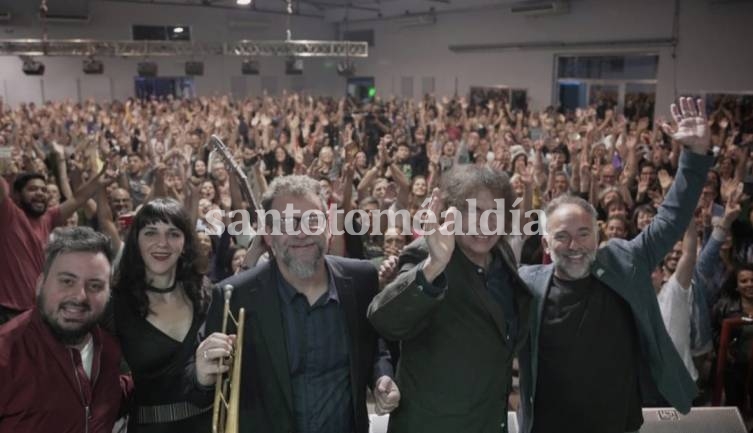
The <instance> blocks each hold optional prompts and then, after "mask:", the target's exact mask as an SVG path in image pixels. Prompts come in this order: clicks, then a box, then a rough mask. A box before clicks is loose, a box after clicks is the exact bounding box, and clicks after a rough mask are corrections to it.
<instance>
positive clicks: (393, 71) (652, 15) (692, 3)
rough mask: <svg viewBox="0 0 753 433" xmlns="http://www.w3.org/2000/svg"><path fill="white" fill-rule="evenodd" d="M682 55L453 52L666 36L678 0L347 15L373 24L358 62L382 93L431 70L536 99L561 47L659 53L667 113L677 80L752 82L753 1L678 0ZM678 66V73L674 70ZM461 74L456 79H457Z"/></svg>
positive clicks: (446, 86)
mask: <svg viewBox="0 0 753 433" xmlns="http://www.w3.org/2000/svg"><path fill="white" fill-rule="evenodd" d="M680 3H681V7H680V20H679V22H680V33H679V46H678V50H677V59H676V63H675V61H674V60H673V58H672V49H671V48H670V47H661V48H647V47H642V48H641V47H636V48H632V49H619V50H616V49H613V48H610V47H604V48H595V49H589V50H584V49H579V50H575V51H568V50H554V49H542V50H521V51H502V50H497V51H485V52H474V53H454V52H452V51H450V50H449V48H448V47H449V46H450V45H458V44H488V43H525V42H541V41H559V42H576V41H605V40H628V39H669V38H671V37H672V22H673V14H674V8H673V4H674V2H673V1H670V0H631V1H623V0H573V1H572V2H571V6H570V12H569V13H567V14H564V15H552V16H540V17H527V16H520V15H511V14H510V13H508V12H507V11H506V10H505V9H504V8H497V9H487V10H483V11H475V12H467V13H454V14H439V15H438V16H437V23H436V24H434V25H429V26H422V27H407V28H406V27H403V26H401V25H400V23H399V21H398V20H382V21H378V22H377V21H364V22H358V23H349V24H348V25H347V28H348V29H349V30H354V29H360V28H364V29H374V31H375V46H374V47H373V48H372V49H371V51H370V53H369V54H370V56H369V58H368V59H366V60H359V61H358V62H357V67H358V72H359V74H361V75H373V76H374V77H375V80H376V86H377V90H378V92H379V93H381V94H382V95H385V96H386V95H390V94H395V95H400V94H401V80H402V77H414V80H413V88H414V95H415V96H419V94H420V91H421V80H422V78H423V77H434V78H435V83H436V92H435V93H437V94H440V95H445V94H453V93H455V91H458V93H459V94H466V93H467V92H468V90H469V88H470V87H471V86H473V85H489V86H493V85H507V86H510V87H515V88H526V89H528V95H529V98H530V102H531V104H532V106H533V107H544V106H546V105H549V104H551V103H552V102H553V101H554V99H553V74H554V59H555V55H556V54H558V53H568V52H569V53H585V52H595V53H605V54H606V53H614V52H626V51H636V52H654V53H658V54H659V56H660V59H659V72H658V77H657V78H658V81H659V83H658V86H657V109H658V110H657V111H658V113H660V114H666V111H667V108H666V107H668V105H669V103H670V102H671V101H672V99H673V97H674V89H675V87H677V89H678V91H680V92H683V91H685V92H687V91H713V90H725V91H746V90H747V91H750V90H753V73H751V71H752V70H753V49H752V48H751V46H750V44H751V43H752V42H753V25H751V23H753V3H750V2H747V3H746V2H736V3H730V4H725V5H718V4H717V5H712V4H711V3H710V1H709V0H682V1H681V2H680ZM675 75H676V78H675ZM456 83H457V85H456Z"/></svg>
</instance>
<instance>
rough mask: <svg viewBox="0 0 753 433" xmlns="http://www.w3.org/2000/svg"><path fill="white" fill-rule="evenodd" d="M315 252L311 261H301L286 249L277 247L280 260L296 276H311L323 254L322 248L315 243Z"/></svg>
mask: <svg viewBox="0 0 753 433" xmlns="http://www.w3.org/2000/svg"><path fill="white" fill-rule="evenodd" d="M316 249H317V254H316V256H315V257H314V258H313V260H311V262H308V263H306V262H302V261H300V260H298V259H297V258H295V257H293V256H292V255H290V253H289V251H288V250H287V249H283V248H279V249H278V251H280V260H281V261H282V263H284V264H285V266H287V267H288V269H290V272H291V273H292V274H293V275H295V276H296V277H297V278H301V279H303V278H311V277H313V276H314V274H315V273H316V269H317V267H318V265H319V263H320V262H321V260H322V257H323V256H324V248H322V246H321V245H320V244H319V243H316Z"/></svg>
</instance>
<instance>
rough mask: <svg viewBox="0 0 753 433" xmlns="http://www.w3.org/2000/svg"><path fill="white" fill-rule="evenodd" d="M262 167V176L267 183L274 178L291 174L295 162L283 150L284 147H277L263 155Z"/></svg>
mask: <svg viewBox="0 0 753 433" xmlns="http://www.w3.org/2000/svg"><path fill="white" fill-rule="evenodd" d="M264 166H265V167H266V170H265V171H264V176H265V177H266V179H267V182H272V179H274V178H276V177H279V176H287V175H289V174H293V168H294V167H295V160H294V159H293V157H292V156H290V154H289V153H288V151H287V150H285V146H277V147H275V148H274V149H273V150H272V151H270V152H267V153H265V154H264Z"/></svg>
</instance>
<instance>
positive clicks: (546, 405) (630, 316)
mask: <svg viewBox="0 0 753 433" xmlns="http://www.w3.org/2000/svg"><path fill="white" fill-rule="evenodd" d="M672 115H673V117H674V120H675V122H676V124H677V127H676V129H674V128H671V127H669V126H668V125H664V129H665V131H666V132H667V133H668V134H670V135H671V136H672V138H673V139H674V140H676V141H678V142H680V143H681V144H683V145H684V147H685V149H684V150H683V152H682V154H681V155H680V162H679V167H678V170H677V176H676V178H675V181H674V184H673V185H672V187H671V188H670V190H669V192H668V193H667V196H666V198H665V199H664V202H663V203H662V205H661V207H660V208H659V211H658V214H657V215H656V216H655V217H654V219H653V220H652V222H651V224H650V225H649V226H648V227H646V229H644V230H643V231H642V232H641V233H640V234H639V235H638V236H637V237H636V238H635V239H633V240H631V241H625V240H621V239H612V240H610V241H609V242H608V243H607V244H606V246H604V247H602V248H600V249H598V250H597V245H598V242H597V238H598V228H597V223H596V221H597V214H596V210H595V209H594V208H593V206H591V205H590V204H589V203H588V202H586V201H585V200H583V199H581V198H578V197H571V196H561V197H558V198H556V199H555V200H552V201H551V202H550V203H549V205H548V206H547V208H546V209H545V213H546V217H547V220H546V232H547V233H546V235H545V237H544V246H545V248H546V250H547V252H548V253H549V254H550V255H551V257H552V264H550V265H537V266H526V267H523V268H521V269H520V276H521V278H522V279H523V280H524V281H525V282H526V284H528V286H529V287H530V288H531V291H532V292H533V295H534V299H535V301H534V302H532V309H531V314H532V316H533V317H534V319H533V320H532V325H531V332H530V334H529V336H530V338H529V340H528V342H527V344H526V345H525V346H524V348H523V350H522V351H521V354H520V369H521V371H520V386H521V406H520V410H521V417H522V419H521V429H520V431H521V432H523V433H530V432H534V433H550V432H552V433H553V432H562V431H573V432H576V431H577V432H582V433H624V432H631V431H637V430H638V429H639V428H640V427H641V425H642V423H643V416H642V412H641V407H642V405H643V404H644V403H646V402H647V401H649V400H647V399H649V398H654V396H660V400H664V401H665V402H667V403H668V404H669V405H671V406H674V407H675V408H677V409H678V410H679V411H681V412H683V413H687V412H688V411H689V410H690V407H691V404H692V401H693V398H694V397H695V395H696V392H697V390H696V387H695V383H694V381H693V380H692V378H691V377H690V375H689V374H688V370H687V369H686V368H685V365H684V364H683V361H682V359H681V358H680V356H679V355H678V353H677V350H676V349H675V346H674V345H673V343H672V340H671V339H670V337H669V335H668V334H667V330H666V329H665V327H664V322H663V321H662V316H661V312H660V310H659V305H658V303H657V300H656V293H655V291H654V288H653V286H652V283H651V273H652V271H653V270H654V269H655V268H656V266H657V265H658V263H659V262H660V261H661V260H662V259H663V258H664V256H665V254H666V253H667V252H668V251H670V250H671V249H672V247H673V246H674V244H675V242H677V241H678V240H679V239H680V237H681V236H682V234H683V232H684V231H685V228H686V227H687V226H688V223H689V222H690V220H691V218H692V217H693V210H694V209H695V203H696V202H697V201H698V198H699V196H700V194H701V189H702V187H703V184H704V182H705V180H706V172H707V171H708V169H709V167H710V166H711V164H712V163H713V159H714V158H713V155H711V154H710V152H709V149H710V138H709V130H708V124H707V122H706V111H705V109H704V106H703V103H702V102H701V101H700V100H699V101H697V102H696V101H693V100H692V99H690V98H680V103H679V108H678V106H676V105H675V104H673V105H672ZM564 426H567V427H564Z"/></svg>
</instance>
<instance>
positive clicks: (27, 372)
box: [0, 308, 132, 433]
mask: <svg viewBox="0 0 753 433" xmlns="http://www.w3.org/2000/svg"><path fill="white" fill-rule="evenodd" d="M92 336H93V338H94V357H93V358H94V359H93V361H92V369H91V380H89V378H87V377H86V373H84V372H83V368H81V367H79V369H77V367H76V363H77V360H78V364H79V365H80V359H81V357H80V354H79V352H78V350H76V349H69V348H67V347H66V346H64V345H63V344H62V343H60V342H59V341H57V340H56V339H55V337H54V336H53V335H52V333H51V332H50V330H49V328H48V327H47V325H46V324H45V323H44V322H43V321H42V316H41V315H40V314H39V312H38V311H37V309H36V308H34V309H32V310H29V311H27V312H25V313H23V314H21V315H19V316H18V317H16V318H14V319H13V320H11V321H10V322H8V323H6V324H5V325H3V326H2V327H0V433H11V432H13V433H19V432H34V433H47V432H49V433H65V432H71V433H74V432H75V433H111V432H112V429H113V425H114V424H115V421H116V420H117V419H118V417H119V416H120V414H121V413H122V412H123V411H122V410H121V409H123V408H124V407H125V402H126V401H127V397H128V396H129V395H130V394H131V388H132V382H131V379H130V377H128V376H121V374H120V360H121V353H120V347H119V346H118V344H117V342H116V340H115V338H114V337H112V336H111V335H109V334H108V333H107V332H105V331H102V330H101V329H100V328H99V327H97V328H96V329H95V330H94V331H92ZM82 376H83V377H82Z"/></svg>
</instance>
